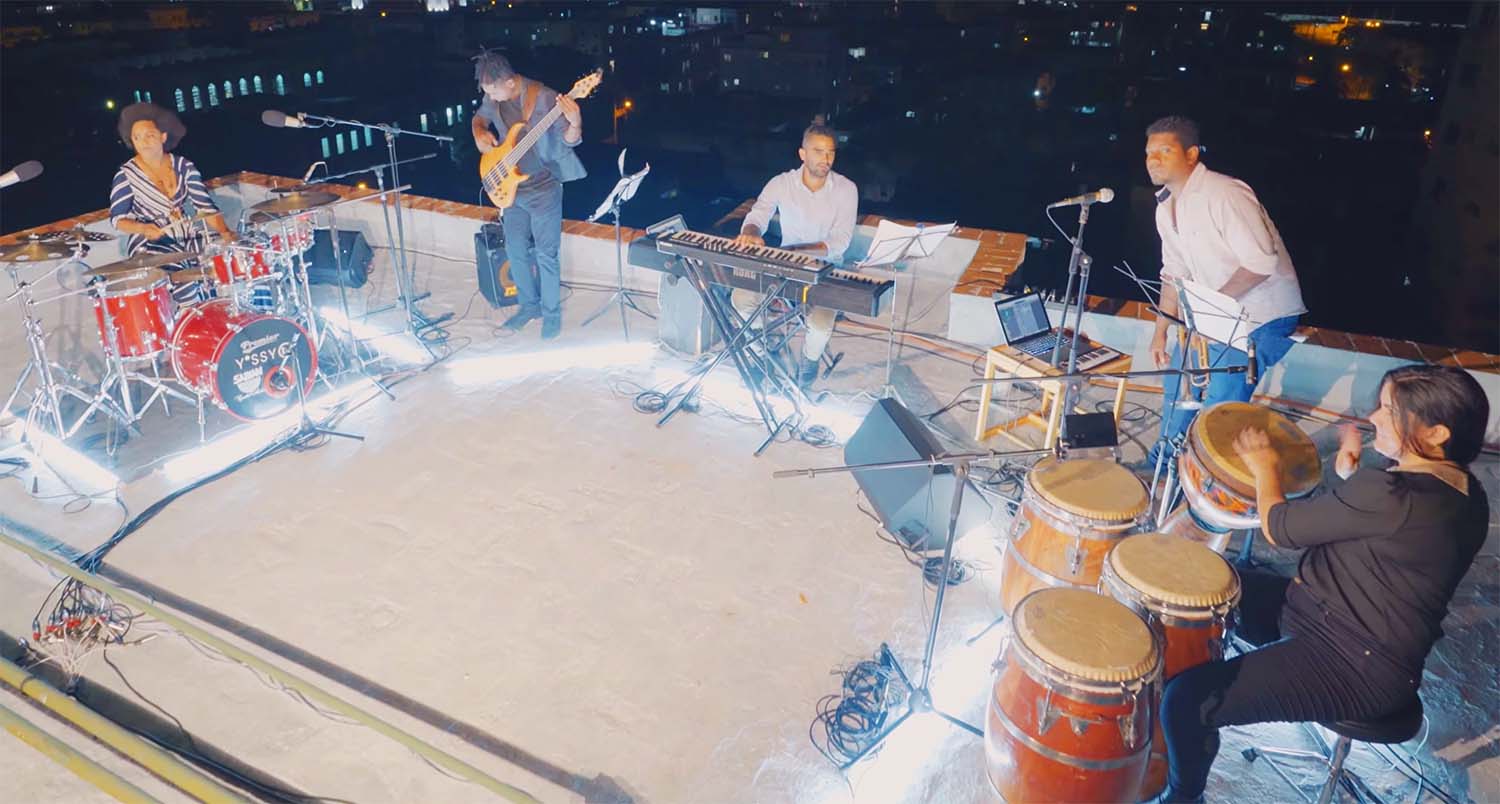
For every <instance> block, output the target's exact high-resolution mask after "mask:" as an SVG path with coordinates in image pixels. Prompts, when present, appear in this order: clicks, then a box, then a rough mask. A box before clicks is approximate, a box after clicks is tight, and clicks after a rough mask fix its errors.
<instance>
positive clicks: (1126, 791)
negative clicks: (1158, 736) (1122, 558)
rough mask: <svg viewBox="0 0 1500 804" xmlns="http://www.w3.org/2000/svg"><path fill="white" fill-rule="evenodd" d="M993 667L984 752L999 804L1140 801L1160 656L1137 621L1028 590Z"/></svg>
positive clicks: (1094, 600) (1110, 608)
mask: <svg viewBox="0 0 1500 804" xmlns="http://www.w3.org/2000/svg"><path fill="white" fill-rule="evenodd" d="M995 667H996V673H995V688H994V694H993V695H991V697H990V701H989V707H988V710H989V711H988V713H987V716H986V718H985V729H984V753H985V761H986V771H987V773H988V775H989V778H990V783H991V784H993V785H994V786H995V790H996V791H997V792H998V793H999V794H1000V796H1001V797H1002V798H1003V799H1004V800H1005V801H1009V802H1052V801H1057V802H1073V801H1115V802H1135V801H1139V800H1140V790H1141V781H1142V780H1143V779H1144V777H1145V773H1146V762H1147V759H1148V757H1149V754H1150V739H1151V729H1152V727H1153V726H1154V724H1155V721H1156V708H1157V704H1158V702H1159V700H1160V698H1161V667H1162V657H1161V651H1160V649H1159V648H1158V645H1157V639H1156V637H1155V636H1154V635H1153V634H1152V632H1151V629H1150V628H1148V627H1147V626H1146V622H1145V621H1144V620H1142V619H1141V618H1140V616H1139V615H1137V614H1136V613H1135V612H1133V611H1131V610H1130V609H1129V608H1126V607H1125V606H1124V605H1123V604H1121V603H1120V602H1118V601H1116V600H1112V599H1110V598H1107V597H1104V596H1103V595H1099V594H1095V593H1094V592H1091V591H1088V590H1084V589H1042V590H1039V591H1037V592H1033V593H1032V594H1030V595H1027V596H1026V599H1024V600H1022V601H1021V603H1020V604H1019V605H1018V606H1016V609H1015V613H1014V614H1012V615H1011V617H1010V620H1009V631H1008V633H1007V636H1006V640H1005V644H1004V645H1003V646H1002V647H1001V649H1000V658H999V659H998V660H997V661H996V663H995Z"/></svg>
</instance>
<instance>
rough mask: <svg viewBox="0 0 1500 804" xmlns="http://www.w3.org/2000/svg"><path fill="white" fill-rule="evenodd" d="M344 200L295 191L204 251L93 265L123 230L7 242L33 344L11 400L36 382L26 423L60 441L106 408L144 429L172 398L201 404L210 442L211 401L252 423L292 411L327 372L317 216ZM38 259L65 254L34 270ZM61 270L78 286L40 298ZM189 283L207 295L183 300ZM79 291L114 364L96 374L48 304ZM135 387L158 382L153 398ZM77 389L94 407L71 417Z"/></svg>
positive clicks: (63, 278)
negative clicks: (59, 330)
mask: <svg viewBox="0 0 1500 804" xmlns="http://www.w3.org/2000/svg"><path fill="white" fill-rule="evenodd" d="M339 201H340V199H339V197H338V196H336V195H334V194H332V193H326V192H317V191H305V192H294V193H289V194H286V195H283V196H281V197H279V198H275V199H273V200H270V201H266V202H263V203H260V204H256V205H255V206H253V207H250V208H249V209H247V210H246V213H247V216H246V218H245V219H244V223H243V225H242V226H241V228H242V229H243V232H242V233H241V234H240V235H239V236H238V237H237V238H235V239H233V240H226V239H210V238H206V237H205V238H201V242H203V243H204V245H203V246H202V247H201V249H200V250H198V251H177V252H171V253H164V254H157V253H145V252H143V253H139V254H136V255H135V256H132V257H130V258H128V259H124V260H120V261H118V262H114V263H110V264H108V265H104V266H101V267H97V268H88V267H87V266H86V265H85V264H84V263H83V257H84V256H85V255H86V254H87V253H88V250H89V245H88V244H89V243H91V242H98V241H103V240H110V239H113V236H112V235H109V234H103V233H97V232H87V231H84V230H83V229H82V228H79V229H74V230H67V231H61V232H53V233H48V234H46V235H40V236H33V237H31V238H29V239H28V240H27V241H25V242H23V243H20V244H17V245H12V246H7V247H3V248H0V266H3V267H4V268H5V269H7V271H8V272H9V273H10V275H11V279H12V281H13V284H14V291H13V292H11V293H9V294H8V295H7V296H6V297H4V299H3V300H4V301H12V300H16V301H19V304H20V306H21V317H22V323H23V326H24V327H25V331H26V340H27V343H28V345H29V347H30V359H29V360H28V362H27V364H26V366H25V368H23V369H22V371H21V376H20V378H19V380H18V381H17V382H16V385H15V389H14V390H13V391H12V392H11V394H10V396H9V398H8V399H6V400H5V407H4V408H3V409H6V410H8V409H10V407H11V405H12V403H14V402H15V401H16V399H17V398H19V397H21V396H22V394H23V393H24V392H27V391H29V395H30V403H29V404H28V405H26V409H27V413H26V423H27V427H31V426H34V425H36V424H38V423H39V422H40V423H41V424H44V425H46V426H47V427H48V429H50V430H52V431H54V432H55V433H56V434H57V435H58V436H59V437H61V438H69V437H71V436H73V435H74V434H76V433H77V432H78V431H79V429H81V428H82V427H83V425H84V424H85V423H87V422H88V421H89V420H90V419H91V418H93V416H94V415H95V414H96V413H103V414H105V415H107V416H109V417H110V418H112V419H113V420H114V422H115V423H117V424H119V425H121V426H124V427H127V428H130V429H135V425H136V422H137V421H139V420H140V419H141V418H142V416H143V415H144V414H145V412H146V411H147V410H149V409H150V407H151V405H152V404H153V403H154V402H155V401H156V400H157V399H158V398H160V399H161V400H162V407H163V410H164V411H166V412H167V413H169V414H170V411H169V410H167V401H168V399H169V398H176V399H178V400H180V401H183V402H186V403H188V404H190V405H196V406H197V409H198V423H199V434H200V438H201V437H202V435H203V417H204V405H205V403H208V404H211V405H213V406H215V407H217V408H219V409H220V410H222V411H224V412H225V413H227V414H229V415H230V416H232V417H234V418H236V419H240V420H255V419H263V418H267V417H270V416H274V415H276V414H278V413H281V412H283V411H286V410H288V409H290V408H291V407H292V406H294V405H296V404H297V401H298V399H299V398H302V397H304V396H305V395H306V394H307V393H309V392H310V391H311V390H312V387H313V383H314V381H315V380H316V379H317V377H318V368H319V366H318V346H319V343H320V341H319V332H318V321H317V314H316V312H315V310H314V307H313V300H312V294H311V290H310V288H309V284H308V279H307V270H308V263H307V252H308V251H309V250H310V249H311V248H312V245H313V232H314V225H313V224H314V217H315V215H316V214H317V213H319V212H321V211H322V208H324V207H328V206H331V205H333V204H335V203H337V202H339ZM30 263H62V264H57V265H55V267H52V268H51V270H49V271H47V272H46V273H44V274H42V275H40V276H36V275H33V276H29V277H23V275H22V269H24V268H26V267H27V265H28V264H30ZM54 275H55V276H56V281H57V283H58V285H59V286H62V287H64V288H65V290H64V291H63V292H61V293H54V294H52V295H48V296H46V297H39V290H40V288H39V287H38V283H39V282H40V281H41V280H43V279H46V278H48V277H51V276H54ZM188 284H197V285H198V286H199V287H200V291H199V293H198V296H199V297H207V298H202V300H198V301H193V302H191V303H184V302H181V301H179V299H181V298H183V294H182V293H180V292H179V293H178V294H176V295H175V297H174V293H173V290H174V288H177V289H179V291H180V290H181V286H183V285H188ZM49 291H50V288H49ZM80 295H87V296H88V298H89V300H90V302H91V303H92V307H93V312H94V316H93V317H94V322H95V325H96V326H97V329H98V343H99V347H100V349H101V351H102V356H103V365H104V367H105V368H104V372H103V377H102V378H101V379H100V380H99V381H98V382H97V383H89V382H86V381H84V380H83V379H82V378H80V377H79V375H78V374H77V373H76V372H75V371H73V370H70V369H68V368H65V367H64V366H62V365H60V364H59V363H58V362H56V361H55V360H54V359H53V358H50V357H49V356H48V354H47V344H48V333H47V330H46V328H45V326H44V325H43V323H42V318H41V316H40V315H39V310H38V306H39V305H43V304H48V303H50V302H54V301H59V300H62V299H65V298H68V297H72V296H80ZM85 340H88V339H85ZM163 363H165V364H166V365H167V366H169V367H170V370H171V375H170V376H167V375H164V374H163V372H162V370H161V366H162V364H163ZM325 380H326V376H325ZM133 384H137V385H144V386H146V387H147V388H149V389H150V390H149V394H148V395H147V396H146V398H145V401H144V402H143V403H139V404H138V402H139V400H138V398H137V396H136V395H135V394H133V393H132V390H133V389H132V385H133ZM64 398H72V399H74V400H76V401H77V402H79V403H81V404H82V405H83V408H82V411H81V412H77V413H74V414H73V415H71V416H69V417H68V420H65V417H64V411H63V404H62V402H63V400H64ZM70 413H71V411H70Z"/></svg>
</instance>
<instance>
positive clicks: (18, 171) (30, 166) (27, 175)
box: [0, 159, 42, 187]
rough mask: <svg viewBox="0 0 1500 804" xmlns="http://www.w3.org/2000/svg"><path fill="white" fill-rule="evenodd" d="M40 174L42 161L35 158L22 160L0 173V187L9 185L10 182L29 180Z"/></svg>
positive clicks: (16, 182)
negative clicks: (28, 160) (7, 170)
mask: <svg viewBox="0 0 1500 804" xmlns="http://www.w3.org/2000/svg"><path fill="white" fill-rule="evenodd" d="M40 175H42V163H41V162H38V161H36V160H35V159H33V160H31V161H30V162H22V163H21V164H19V165H16V166H15V167H13V168H11V169H10V171H9V172H7V173H3V174H0V187H9V186H11V185H12V184H20V183H21V182H23V181H31V180H32V179H34V178H36V177H37V176H40Z"/></svg>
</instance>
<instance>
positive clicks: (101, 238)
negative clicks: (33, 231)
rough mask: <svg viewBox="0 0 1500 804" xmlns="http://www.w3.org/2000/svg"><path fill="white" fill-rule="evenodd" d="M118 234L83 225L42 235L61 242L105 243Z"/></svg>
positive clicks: (44, 237)
mask: <svg viewBox="0 0 1500 804" xmlns="http://www.w3.org/2000/svg"><path fill="white" fill-rule="evenodd" d="M116 237H118V235H112V234H110V233H108V232H90V231H89V230H87V229H84V228H82V227H79V228H76V229H58V230H56V231H53V232H47V233H46V234H44V235H42V239H43V240H49V241H54V242H59V243H103V242H105V241H106V240H114V239H115V238H116Z"/></svg>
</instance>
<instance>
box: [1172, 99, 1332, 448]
mask: <svg viewBox="0 0 1500 804" xmlns="http://www.w3.org/2000/svg"><path fill="white" fill-rule="evenodd" d="M1200 153H1201V148H1200V144H1199V139H1198V125H1197V124H1196V123H1194V122H1193V121H1192V120H1189V119H1187V118H1185V117H1164V118H1162V119H1160V120H1157V121H1156V122H1155V123H1152V124H1151V126H1150V127H1149V128H1147V129H1146V172H1147V173H1149V174H1151V183H1152V184H1154V185H1156V186H1158V187H1160V188H1161V190H1160V191H1158V192H1157V194H1156V201H1157V205H1156V231H1157V233H1158V234H1159V235H1161V263H1162V265H1161V279H1162V288H1161V311H1162V312H1163V313H1165V314H1167V315H1169V316H1178V315H1179V306H1178V303H1177V289H1176V287H1174V286H1173V284H1172V282H1173V280H1176V279H1183V280H1191V281H1193V282H1196V283H1199V284H1201V285H1204V286H1206V287H1208V288H1210V289H1212V290H1216V291H1218V292H1220V293H1222V294H1224V295H1226V296H1229V297H1231V298H1233V299H1234V300H1235V301H1237V302H1239V304H1240V306H1242V307H1244V309H1245V312H1246V314H1247V315H1248V316H1249V318H1250V319H1251V322H1250V324H1249V326H1250V327H1252V329H1251V330H1250V332H1249V336H1248V337H1249V340H1250V342H1251V343H1252V344H1254V347H1255V362H1256V372H1257V374H1259V375H1260V376H1262V377H1263V376H1265V375H1266V373H1267V372H1269V371H1270V369H1271V367H1272V366H1274V365H1276V364H1277V363H1278V362H1280V360H1281V359H1282V358H1283V357H1285V356H1286V353H1287V351H1288V350H1289V349H1291V348H1292V340H1291V334H1292V333H1293V332H1294V331H1295V330H1296V328H1297V317H1298V316H1299V315H1301V314H1302V313H1305V312H1307V308H1306V307H1305V306H1303V304H1302V290H1301V288H1300V287H1299V286H1298V284H1297V272H1296V269H1294V268H1293V267H1292V258H1291V256H1290V255H1288V254H1287V251H1286V245H1285V244H1283V243H1282V242H1281V234H1280V233H1279V232H1277V231H1276V225H1275V224H1273V223H1272V222H1271V218H1270V216H1269V215H1267V214H1266V210H1265V208H1264V207H1262V206H1261V204H1260V200H1259V199H1258V198H1256V197H1255V191H1254V190H1251V189H1250V185H1248V184H1245V183H1244V182H1242V181H1240V180H1239V179H1235V178H1231V177H1229V176H1226V175H1224V174H1222V173H1215V172H1214V171H1212V170H1209V169H1208V168H1207V167H1205V166H1204V165H1203V164H1202V163H1201V162H1199V161H1198V158H1199V156H1200ZM1198 312H1199V313H1200V314H1201V313H1203V312H1204V311H1201V310H1200V311H1198ZM1169 323H1170V322H1169V320H1168V319H1167V318H1165V317H1163V316H1157V319H1156V332H1155V334H1154V335H1153V336H1152V338H1151V358H1152V360H1153V361H1154V362H1155V363H1156V367H1157V368H1167V367H1168V366H1170V365H1171V364H1172V363H1173V354H1172V351H1170V350H1169V349H1168V348H1167V327H1168V326H1169ZM1208 354H1209V365H1210V366H1212V367H1215V368H1222V367H1226V366H1244V365H1246V364H1247V362H1248V358H1247V355H1246V354H1245V353H1244V352H1242V351H1240V350H1239V349H1233V348H1230V347H1228V346H1224V345H1221V344H1217V343H1210V345H1209V350H1208ZM1162 387H1163V394H1162V396H1163V406H1162V429H1161V437H1162V441H1163V442H1166V441H1170V440H1171V439H1173V438H1175V437H1176V436H1177V434H1179V433H1181V432H1183V431H1184V430H1186V429H1187V427H1188V425H1189V424H1190V423H1191V422H1192V420H1193V416H1194V415H1195V414H1196V412H1197V411H1196V410H1176V411H1175V412H1174V403H1175V402H1176V399H1177V394H1178V388H1179V383H1177V382H1175V381H1172V380H1168V381H1166V382H1164V383H1163V384H1162ZM1254 392H1255V388H1254V386H1252V385H1250V384H1248V383H1247V382H1245V375H1243V374H1213V375H1210V378H1209V381H1208V390H1207V392H1206V393H1205V394H1204V399H1203V407H1205V408H1206V407H1209V406H1212V405H1214V404H1217V403H1219V402H1228V401H1242V402H1244V401H1249V399H1250V397H1251V395H1252V394H1253V393H1254ZM1160 448H1161V444H1160V443H1159V444H1158V445H1157V447H1156V448H1153V450H1152V455H1151V457H1152V459H1154V458H1155V456H1156V454H1157V453H1158V452H1159V450H1160Z"/></svg>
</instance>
